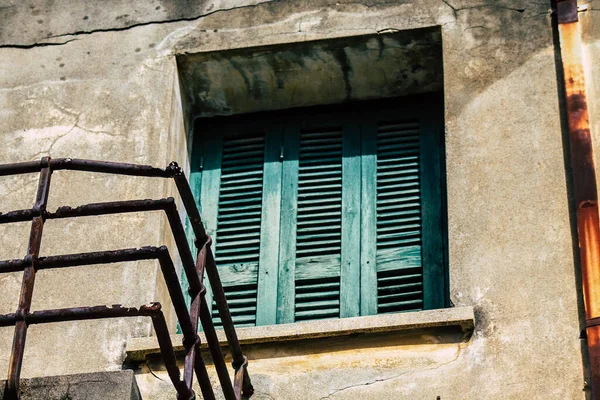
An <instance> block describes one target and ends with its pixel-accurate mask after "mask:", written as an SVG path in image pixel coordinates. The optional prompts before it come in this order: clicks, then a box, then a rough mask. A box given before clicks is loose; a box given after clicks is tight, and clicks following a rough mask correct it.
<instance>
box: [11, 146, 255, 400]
mask: <svg viewBox="0 0 600 400" xmlns="http://www.w3.org/2000/svg"><path fill="white" fill-rule="evenodd" d="M63 169H64V170H79V171H88V172H100V173H111V174H120V175H131V176H146V177H161V178H174V181H175V183H176V185H177V188H178V190H179V193H180V195H181V198H182V200H183V203H184V206H185V208H186V212H187V214H188V217H189V218H190V220H191V222H192V227H193V230H194V233H195V236H196V240H195V244H196V247H197V248H198V249H199V251H198V253H199V254H198V260H197V262H196V264H195V265H194V260H193V256H192V253H191V251H190V248H189V246H188V245H187V240H186V236H185V230H184V229H183V225H182V223H181V219H180V218H179V214H178V212H177V208H176V206H175V200H174V199H173V198H168V199H160V200H132V201H120V202H109V203H96V204H88V205H85V206H80V207H76V208H71V207H60V208H59V209H58V210H57V211H56V212H54V213H48V212H47V211H46V203H47V197H48V190H49V184H50V175H51V173H52V171H53V170H63ZM32 172H40V184H39V188H38V196H37V199H36V204H35V205H34V207H33V208H32V209H29V210H17V211H10V212H7V213H5V214H0V224H5V223H13V222H24V221H28V220H32V230H31V237H30V246H29V251H28V255H27V256H26V257H25V258H24V259H22V260H8V261H0V273H5V272H14V271H25V274H24V279H23V288H22V292H21V299H20V301H19V308H18V309H17V312H15V313H12V314H6V315H0V326H9V325H15V340H14V342H13V356H12V358H11V368H10V371H9V380H8V383H7V390H5V399H9V398H10V399H13V398H14V399H18V398H19V391H18V375H19V373H20V366H21V363H22V357H23V351H24V346H25V337H26V332H27V326H28V324H32V323H46V322H59V321H73V320H81V319H97V318H112V317H120V316H134V315H141V314H140V313H145V314H143V315H149V316H150V317H151V318H152V321H153V324H154V327H155V330H156V332H157V339H158V341H159V346H160V348H161V353H162V354H163V357H164V360H165V365H166V367H167V371H168V373H169V376H170V378H171V380H172V381H173V385H174V386H175V388H176V390H177V392H178V398H179V399H192V398H194V397H195V395H194V392H193V391H192V390H191V385H192V369H193V370H194V372H195V373H196V375H197V377H198V381H199V383H200V386H201V389H202V393H203V396H204V398H206V399H213V398H214V393H213V391H212V386H211V384H210V380H209V377H208V373H207V371H206V366H205V363H204V361H203V360H202V357H201V355H200V341H199V337H198V335H197V334H196V332H197V328H198V319H200V320H201V322H202V325H203V327H204V331H205V333H206V337H207V343H208V347H209V349H210V352H211V355H212V356H213V361H214V363H215V368H216V370H217V375H218V377H219V380H220V382H221V385H222V388H223V393H224V396H225V398H226V399H228V400H229V399H231V400H233V399H238V400H239V399H240V397H241V395H242V393H244V394H245V395H251V394H252V392H253V389H252V385H251V383H250V378H249V376H248V372H247V368H246V365H247V359H246V357H244V356H243V354H242V351H241V347H240V345H239V341H238V338H237V334H236V332H235V328H234V326H233V321H232V318H231V314H230V312H229V308H228V306H227V303H226V298H225V293H224V290H223V287H222V284H221V281H220V278H219V275H218V270H217V266H216V264H215V261H214V256H213V254H212V251H211V249H210V245H211V239H210V237H209V236H208V235H207V234H206V231H205V230H204V227H203V225H202V221H201V219H200V214H199V212H198V209H197V207H196V203H195V200H194V198H193V195H192V192H191V190H190V187H189V183H188V182H187V180H186V179H185V175H184V174H183V172H182V171H181V169H180V168H179V167H178V166H177V164H176V163H171V164H170V165H169V166H168V167H167V168H166V169H164V170H163V169H160V168H155V167H152V166H148V165H135V164H123V163H114V162H104V161H95V160H79V159H70V158H64V159H55V160H51V159H49V158H43V159H42V160H41V161H39V162H37V161H36V162H25V163H15V164H5V165H0V176H3V175H14V174H24V173H32ZM153 210H164V211H165V213H166V215H167V218H168V221H169V225H170V227H171V231H172V233H173V237H174V239H175V243H176V245H177V249H178V252H179V254H180V256H181V259H182V264H183V269H184V272H185V273H186V276H187V277H188V282H189V283H190V287H189V294H190V296H191V297H192V306H191V310H190V313H188V312H187V310H186V306H185V301H184V297H183V292H182V291H181V287H180V286H179V280H178V278H177V275H176V273H175V267H174V265H173V261H172V260H171V257H170V255H169V252H168V249H167V248H166V247H165V246H162V247H158V248H157V247H143V248H140V249H124V250H115V251H101V252H92V253H81V254H67V255H59V256H49V257H39V247H40V243H41V235H42V228H43V224H44V221H45V220H46V219H58V218H71V217H82V216H92V215H106V214H116V213H123V212H138V211H153ZM151 259H158V261H159V264H160V266H161V271H162V273H163V276H164V278H165V282H166V284H167V289H168V291H169V295H170V298H171V300H172V303H173V306H174V308H175V312H176V314H177V319H178V320H179V323H180V326H181V328H182V331H183V335H184V340H183V344H184V347H185V348H186V351H187V354H186V360H185V366H184V379H183V380H181V379H180V375H179V369H178V368H177V366H176V362H175V355H174V353H173V348H172V343H171V340H170V338H169V336H168V330H167V325H166V321H165V319H164V315H163V314H162V311H160V305H153V306H148V307H142V308H141V309H140V310H137V309H133V308H123V307H121V306H113V308H108V307H105V306H102V307H76V308H70V309H64V310H44V311H36V312H34V313H29V307H30V304H31V294H32V290H33V282H34V277H35V271H36V270H39V269H47V268H63V267H74V266H82V265H90V264H108V263H115V262H127V261H136V260H151ZM205 270H206V272H207V275H208V277H209V280H210V281H211V285H212V287H213V293H214V296H215V300H216V303H217V308H218V309H219V314H220V317H221V320H222V322H223V328H224V331H225V334H226V336H227V339H228V342H229V345H230V350H231V353H232V356H233V367H234V369H235V388H234V386H233V385H232V383H231V379H230V378H229V374H228V372H227V366H226V364H225V360H224V358H223V354H222V352H221V347H220V344H219V340H218V337H217V335H216V331H215V328H214V324H213V321H212V318H211V315H210V309H209V307H208V305H207V304H206V301H205V299H204V295H205V293H206V290H205V288H204V286H203V284H202V277H203V276H204V272H205ZM148 310H150V311H148ZM155 311H157V312H155Z"/></svg>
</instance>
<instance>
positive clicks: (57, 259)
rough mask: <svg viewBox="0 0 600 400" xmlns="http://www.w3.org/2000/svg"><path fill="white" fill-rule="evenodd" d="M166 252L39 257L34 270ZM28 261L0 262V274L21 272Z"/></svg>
mask: <svg viewBox="0 0 600 400" xmlns="http://www.w3.org/2000/svg"><path fill="white" fill-rule="evenodd" d="M166 251H167V248H166V246H162V247H142V248H139V249H123V250H108V251H97V252H92V253H79V254H64V255H59V256H48V257H40V258H38V259H37V261H36V262H35V267H36V269H51V268H65V267H76V266H79V265H93V264H110V263H117V262H126V261H138V260H152V259H156V258H158V257H159V256H160V255H161V254H164V252H166ZM27 263H28V261H27V260H26V259H23V260H6V261H0V273H6V272H16V271H21V270H22V269H23V268H24V267H25V266H26V265H27Z"/></svg>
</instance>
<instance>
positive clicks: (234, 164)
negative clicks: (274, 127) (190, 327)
mask: <svg viewBox="0 0 600 400" xmlns="http://www.w3.org/2000/svg"><path fill="white" fill-rule="evenodd" d="M222 146H223V147H222V161H221V166H220V167H221V168H220V185H219V190H218V214H217V229H216V235H215V242H216V246H215V261H216V263H217V265H218V267H219V274H220V276H221V280H222V282H223V287H224V288H225V294H226V296H227V301H228V304H229V309H230V310H231V314H232V317H233V321H234V323H235V324H236V325H237V326H245V325H255V323H256V300H257V287H258V263H259V256H260V234H261V214H262V203H263V169H264V153H265V135H264V134H263V133H255V134H251V135H244V136H235V135H226V136H225V137H224V138H223V145H222ZM213 310H214V311H213V318H214V319H215V323H217V324H218V323H220V320H219V319H218V311H217V309H216V306H214V304H213Z"/></svg>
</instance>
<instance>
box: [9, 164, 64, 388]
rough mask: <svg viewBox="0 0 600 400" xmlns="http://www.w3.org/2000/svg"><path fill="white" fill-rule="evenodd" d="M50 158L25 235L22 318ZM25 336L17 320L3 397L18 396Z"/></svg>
mask: <svg viewBox="0 0 600 400" xmlns="http://www.w3.org/2000/svg"><path fill="white" fill-rule="evenodd" d="M49 164H50V157H44V158H42V160H41V164H40V165H41V168H42V169H41V171H40V177H39V183H38V190H37V195H36V200H35V206H34V207H33V211H34V217H33V220H32V222H31V232H30V235H29V245H28V249H27V257H26V261H27V262H28V265H27V266H26V267H25V270H24V272H23V281H22V284H21V294H20V298H19V305H18V307H17V313H16V314H17V315H18V316H20V317H21V318H24V317H25V316H26V315H27V314H29V309H30V308H31V299H32V297H33V286H34V283H35V263H36V261H37V258H38V256H39V254H40V247H41V244H42V233H43V230H44V212H45V211H46V205H47V204H48V193H49V191H50V177H51V175H52V171H51V170H50V165H49ZM26 338H27V323H26V322H25V321H24V320H21V321H17V323H16V324H15V332H14V337H13V344H12V352H11V356H10V364H9V372H8V380H7V382H6V394H5V398H7V399H13V398H14V399H20V398H21V395H20V392H19V379H20V376H21V367H22V366H23V355H24V352H25V340H26Z"/></svg>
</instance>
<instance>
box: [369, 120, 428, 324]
mask: <svg viewBox="0 0 600 400" xmlns="http://www.w3.org/2000/svg"><path fill="white" fill-rule="evenodd" d="M420 201H421V183H420V142H419V125H418V124H417V123H414V122H395V123H389V124H380V125H379V126H378V129H377V311H378V313H388V312H398V311H412V310H421V309H423V267H422V260H421V236H422V233H421V232H422V224H421V204H420Z"/></svg>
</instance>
